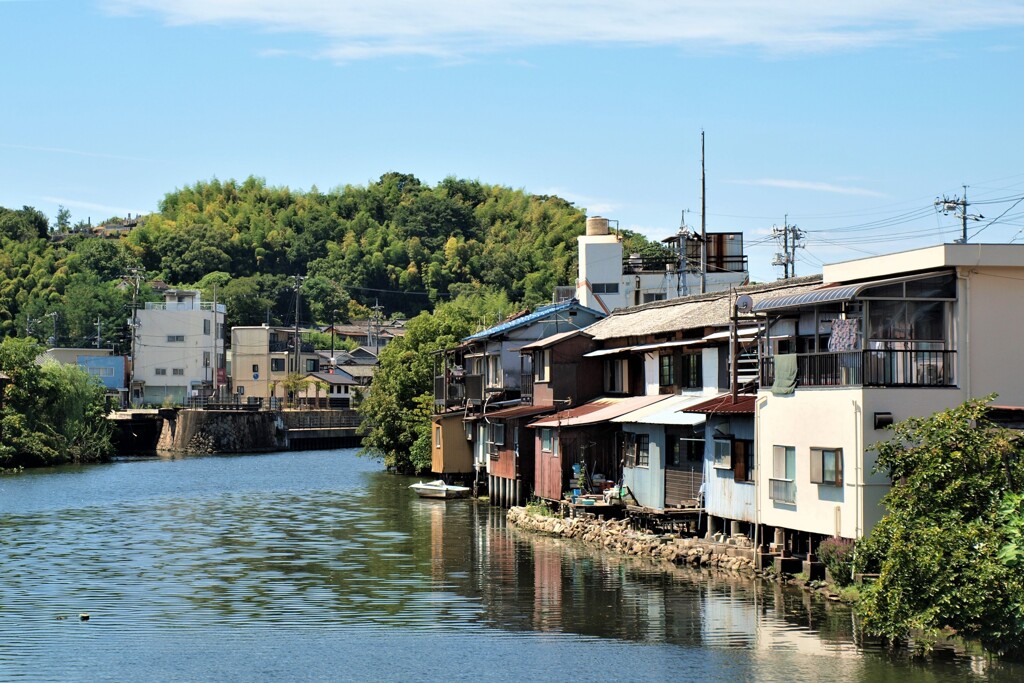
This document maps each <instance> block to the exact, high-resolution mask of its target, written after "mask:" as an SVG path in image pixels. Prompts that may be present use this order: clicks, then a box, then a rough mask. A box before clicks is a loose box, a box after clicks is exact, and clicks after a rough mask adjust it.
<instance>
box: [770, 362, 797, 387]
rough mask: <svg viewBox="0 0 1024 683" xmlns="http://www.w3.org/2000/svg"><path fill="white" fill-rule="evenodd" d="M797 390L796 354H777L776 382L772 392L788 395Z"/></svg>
mask: <svg viewBox="0 0 1024 683" xmlns="http://www.w3.org/2000/svg"><path fill="white" fill-rule="evenodd" d="M794 391H796V354H795V353H785V354H782V355H779V356H775V384H773V385H772V394H773V395H775V396H788V395H789V394H792V393H793V392H794Z"/></svg>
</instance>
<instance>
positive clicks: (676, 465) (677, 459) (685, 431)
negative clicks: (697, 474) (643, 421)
mask: <svg viewBox="0 0 1024 683" xmlns="http://www.w3.org/2000/svg"><path fill="white" fill-rule="evenodd" d="M665 446H666V449H667V450H666V453H665V467H669V468H671V469H677V470H678V469H685V470H691V471H692V470H695V469H703V463H704V425H703V424H700V425H698V426H693V427H682V428H681V429H680V430H678V431H676V430H675V429H671V430H666V432H665Z"/></svg>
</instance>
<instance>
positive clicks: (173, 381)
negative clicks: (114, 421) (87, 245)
mask: <svg viewBox="0 0 1024 683" xmlns="http://www.w3.org/2000/svg"><path fill="white" fill-rule="evenodd" d="M225 313H226V309H225V307H224V305H223V304H217V305H216V306H214V305H213V304H212V303H210V302H206V301H202V299H201V294H200V292H199V291H196V290H190V289H168V290H166V291H165V292H164V301H162V302H156V303H153V302H150V303H147V304H146V306H145V308H143V309H139V310H138V311H136V321H137V322H136V327H135V363H134V368H133V371H132V386H131V391H132V401H133V402H135V403H147V404H161V403H163V402H164V401H166V400H168V399H170V400H172V401H174V402H179V403H180V402H184V401H185V400H187V399H188V398H190V397H197V396H208V395H210V394H211V393H213V391H214V389H215V388H216V387H223V386H225V385H226V383H227V374H226V372H225V371H224V367H225V366H224V315H225Z"/></svg>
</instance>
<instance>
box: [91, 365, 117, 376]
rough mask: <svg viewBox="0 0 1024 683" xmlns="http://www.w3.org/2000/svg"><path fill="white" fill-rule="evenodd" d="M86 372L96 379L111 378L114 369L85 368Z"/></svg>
mask: <svg viewBox="0 0 1024 683" xmlns="http://www.w3.org/2000/svg"><path fill="white" fill-rule="evenodd" d="M86 371H87V372H88V373H89V374H90V375H96V376H97V377H113V376H114V368H98V367H91V368H86Z"/></svg>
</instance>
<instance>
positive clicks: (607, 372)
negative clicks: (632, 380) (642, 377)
mask: <svg viewBox="0 0 1024 683" xmlns="http://www.w3.org/2000/svg"><path fill="white" fill-rule="evenodd" d="M626 376H627V372H626V361H625V360H623V359H621V358H619V359H615V360H606V361H605V362H604V390H605V391H606V392H608V393H610V394H622V393H625V391H626Z"/></svg>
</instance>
